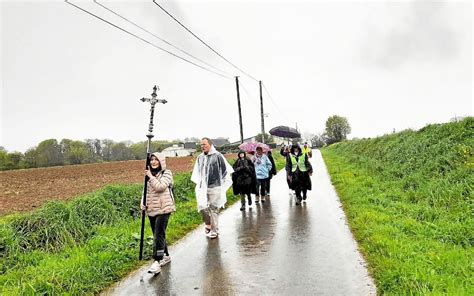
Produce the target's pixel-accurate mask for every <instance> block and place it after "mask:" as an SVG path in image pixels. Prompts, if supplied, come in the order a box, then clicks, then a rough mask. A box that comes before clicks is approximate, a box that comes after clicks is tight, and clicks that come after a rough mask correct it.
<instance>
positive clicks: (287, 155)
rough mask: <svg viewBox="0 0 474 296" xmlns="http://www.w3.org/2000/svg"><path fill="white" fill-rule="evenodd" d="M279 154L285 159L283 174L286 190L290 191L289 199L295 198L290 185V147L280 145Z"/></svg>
mask: <svg viewBox="0 0 474 296" xmlns="http://www.w3.org/2000/svg"><path fill="white" fill-rule="evenodd" d="M280 154H281V155H282V156H284V157H285V160H286V162H285V172H286V183H287V184H288V189H290V197H293V196H296V194H295V193H294V188H293V187H292V185H291V158H290V146H289V145H286V144H282V145H281V148H280Z"/></svg>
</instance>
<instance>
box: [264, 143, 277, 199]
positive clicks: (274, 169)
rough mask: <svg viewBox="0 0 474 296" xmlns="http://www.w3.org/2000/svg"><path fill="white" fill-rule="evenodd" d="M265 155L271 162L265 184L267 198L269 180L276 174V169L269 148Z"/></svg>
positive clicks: (268, 195)
mask: <svg viewBox="0 0 474 296" xmlns="http://www.w3.org/2000/svg"><path fill="white" fill-rule="evenodd" d="M267 157H268V159H269V160H270V162H271V164H272V168H271V170H270V172H269V174H268V179H267V184H266V185H267V188H266V192H267V198H268V197H270V182H271V181H272V178H273V176H275V175H276V174H277V170H276V165H275V160H274V159H273V155H272V151H271V150H270V151H268V152H267Z"/></svg>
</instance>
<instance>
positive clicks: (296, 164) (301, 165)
mask: <svg viewBox="0 0 474 296" xmlns="http://www.w3.org/2000/svg"><path fill="white" fill-rule="evenodd" d="M305 158H306V157H305V154H301V155H300V156H299V157H298V161H296V157H295V156H294V155H293V154H291V155H290V159H291V171H292V172H296V168H299V169H300V171H302V172H306V171H307V168H306V164H305Z"/></svg>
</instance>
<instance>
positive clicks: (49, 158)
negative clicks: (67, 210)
mask: <svg viewBox="0 0 474 296" xmlns="http://www.w3.org/2000/svg"><path fill="white" fill-rule="evenodd" d="M178 142H179V141H152V142H151V151H162V150H163V149H165V148H167V147H170V146H172V145H173V144H176V143H178ZM146 145H147V141H143V142H138V143H133V142H131V141H123V142H114V141H113V140H109V139H103V140H99V139H86V140H85V141H74V140H70V139H62V140H61V141H60V142H58V141H57V140H56V139H48V140H44V141H42V142H41V143H39V144H38V145H37V146H35V147H33V148H30V149H28V150H27V151H26V152H25V153H21V152H8V151H6V150H5V148H3V147H0V170H14V169H27V168H37V167H49V166H61V165H72V164H84V163H96V162H106V161H121V160H138V159H144V158H145V156H146Z"/></svg>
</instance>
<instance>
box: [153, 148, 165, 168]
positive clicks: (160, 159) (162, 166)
mask: <svg viewBox="0 0 474 296" xmlns="http://www.w3.org/2000/svg"><path fill="white" fill-rule="evenodd" d="M151 155H154V156H155V157H156V158H158V160H159V162H160V165H161V170H162V171H164V170H166V157H165V156H164V155H163V154H161V153H158V152H153V153H152V154H151Z"/></svg>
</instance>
